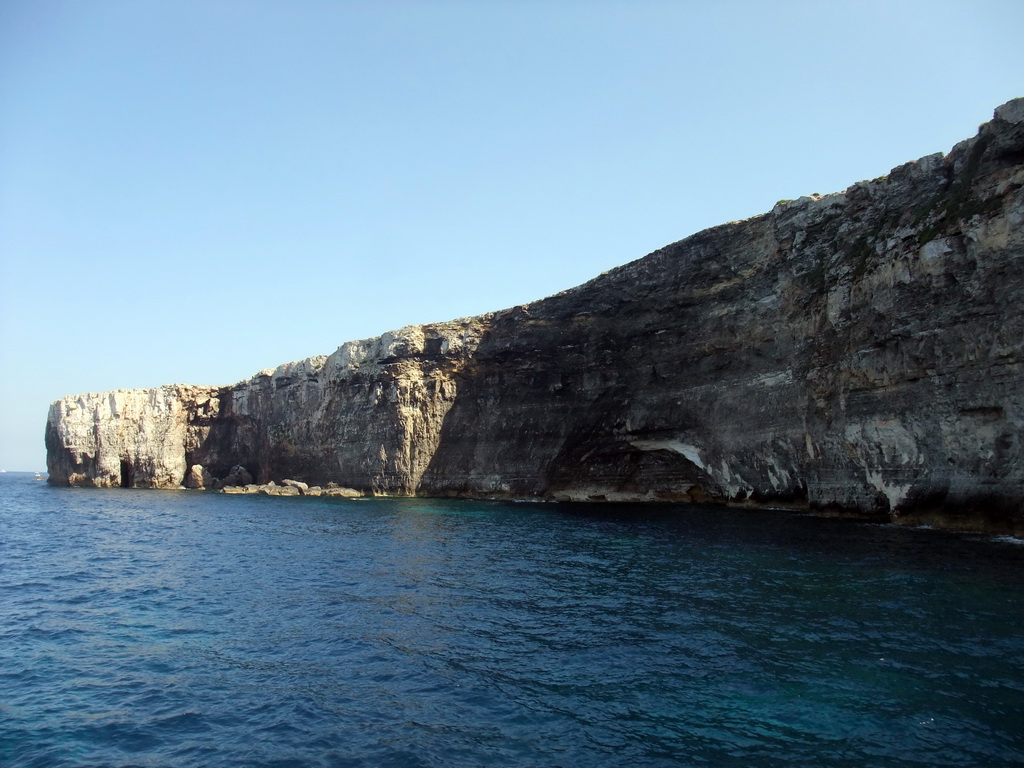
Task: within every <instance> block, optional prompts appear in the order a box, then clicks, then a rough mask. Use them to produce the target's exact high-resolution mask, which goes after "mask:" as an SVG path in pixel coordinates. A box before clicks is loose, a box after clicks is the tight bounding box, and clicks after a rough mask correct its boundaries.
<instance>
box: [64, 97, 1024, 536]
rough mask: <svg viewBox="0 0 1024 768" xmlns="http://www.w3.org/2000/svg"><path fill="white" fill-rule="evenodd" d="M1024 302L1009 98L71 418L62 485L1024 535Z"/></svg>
mask: <svg viewBox="0 0 1024 768" xmlns="http://www.w3.org/2000/svg"><path fill="white" fill-rule="evenodd" d="M1022 307H1024V99H1015V100H1013V101H1010V102H1008V103H1007V104H1004V105H1003V106H1001V107H999V108H998V109H997V110H996V111H995V115H994V118H993V119H992V120H991V121H990V122H988V123H986V124H984V125H982V126H981V127H980V129H979V131H978V134H977V135H976V136H975V137H974V138H971V139H967V140H965V141H963V142H960V143H959V144H957V145H956V146H955V147H953V149H952V150H951V151H950V152H949V153H948V154H946V155H942V154H935V155H930V156H927V157H924V158H921V159H920V160H917V161H916V162H912V163H907V164H906V165H903V166H900V167H898V168H895V169H893V170H892V171H891V172H890V173H889V175H887V176H885V177H882V178H879V179H875V180H873V181H866V182H860V183H857V184H854V185H853V186H851V187H849V188H848V189H847V190H846V191H844V192H841V193H838V194H830V195H825V196H819V195H814V196H812V197H804V198H800V199H799V200H793V201H780V202H779V203H778V204H777V205H776V206H775V207H774V208H773V209H772V211H771V212H769V213H766V214H764V215H761V216H757V217H755V218H752V219H748V220H746V221H740V222H732V223H728V224H724V225H722V226H719V227H715V228H712V229H709V230H705V231H703V232H700V233H698V234H695V235H693V236H691V237H688V238H686V239H685V240H681V241H679V242H677V243H674V244H672V245H669V246H666V247H664V248H662V249H660V250H658V251H655V252H654V253H652V254H650V255H648V256H646V257H644V258H642V259H639V260H637V261H634V262H631V263H629V264H626V265H625V266H622V267H619V268H617V269H614V270H611V271H609V272H606V273H604V274H602V275H600V276H599V277H596V278H595V279H593V280H591V281H590V282H588V283H585V284H583V285H581V286H579V287H576V288H573V289H571V290H567V291H564V292H562V293H559V294H556V295H554V296H551V297H548V298H546V299H542V300H539V301H536V302H533V303H531V304H526V305H523V306H518V307H514V308H512V309H506V310H502V311H498V312H493V313H490V314H486V315H481V316H479V317H473V318H466V319H461V320H453V321H450V322H443V323H432V324H428V325H422V326H411V327H407V328H403V329H401V330H399V331H394V332H390V333H386V334H384V335H383V336H380V337H378V338H375V339H368V340H364V341H353V342H348V343H346V344H343V345H342V346H341V347H340V348H339V349H338V350H337V351H335V352H334V353H333V354H331V355H329V356H320V357H313V358H309V359H307V360H303V361H301V362H296V363H288V364H285V365H282V366H280V367H278V368H276V369H274V370H266V371H261V372H260V373H258V374H256V375H255V376H254V377H252V378H251V379H249V380H248V381H243V382H240V383H238V384H235V385H233V386H224V387H196V386H188V385H170V386H164V387H160V388H157V389H150V390H118V391H114V392H106V393H99V394H85V395H76V396H70V397H65V398H63V399H61V400H58V401H57V402H55V403H53V404H52V405H51V406H50V411H49V416H48V420H47V424H46V448H47V467H48V471H49V482H50V483H53V484H58V485H69V484H70V485H85V486H102V487H105V486H125V487H150V488H179V487H214V486H221V487H223V486H228V485H230V486H233V487H241V486H242V485H243V484H242V483H240V482H239V481H240V480H241V479H245V478H244V477H243V476H242V473H244V474H245V476H247V479H248V481H249V484H256V485H264V486H268V487H270V488H273V487H288V488H292V489H295V491H289V493H292V492H302V489H301V488H300V486H306V487H307V488H308V487H311V486H323V487H324V488H325V489H326V488H327V487H330V488H343V489H354V490H353V491H352V492H353V493H355V492H358V493H363V494H375V495H382V494H383V495H422V496H444V497H473V498H479V497H486V498H526V499H553V500H567V501H570V500H589V501H632V500H642V501H676V502H720V503H723V504H732V505H744V506H764V507H779V506H781V507H790V508H797V509H806V510H809V511H813V512H816V513H820V514H828V515H847V516H857V517H863V518H870V519H879V520H890V521H894V522H906V523H913V524H932V525H939V526H945V527H952V528H961V529H978V530H994V531H1002V532H1009V533H1014V534H1016V535H1022V534H1024V429H1022V427H1024V367H1022V355H1021V352H1022V347H1024V313H1022V311H1021V308H1022ZM286 479H287V480H290V481H293V483H294V484H289V485H287V486H281V485H279V484H281V483H283V481H284V480H286ZM271 481H273V482H274V484H275V485H274V486H269V483H270V482H271ZM296 484H297V485H296ZM346 493H347V491H346ZM335 495H337V494H335Z"/></svg>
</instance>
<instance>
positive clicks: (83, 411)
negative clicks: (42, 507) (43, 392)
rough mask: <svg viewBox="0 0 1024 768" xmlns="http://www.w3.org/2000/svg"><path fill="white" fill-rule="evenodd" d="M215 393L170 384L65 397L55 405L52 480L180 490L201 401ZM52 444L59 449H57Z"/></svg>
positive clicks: (50, 453) (51, 424) (50, 422)
mask: <svg viewBox="0 0 1024 768" xmlns="http://www.w3.org/2000/svg"><path fill="white" fill-rule="evenodd" d="M211 392H212V390H210V389H209V388H203V387H190V386H186V385H170V386H164V387H158V388H156V389H119V390H116V391H114V392H103V393H91V394H86V395H73V396H70V397H65V398H63V399H61V400H58V401H57V402H55V403H53V404H52V405H51V406H50V413H49V418H48V421H47V424H48V428H47V435H46V439H47V447H48V449H49V450H48V452H47V467H48V471H49V473H50V477H51V478H52V479H51V482H55V483H68V484H70V485H91V486H96V487H110V486H121V487H125V488H178V487H180V486H181V485H182V483H183V482H184V479H185V471H186V469H187V466H186V462H185V446H186V442H187V440H188V432H189V423H190V420H191V419H192V418H193V416H194V413H195V410H196V406H197V403H198V402H199V401H200V400H202V399H203V398H204V396H205V398H206V399H207V400H208V399H209V397H210V395H211ZM51 446H60V447H61V450H59V451H54V450H52V448H51Z"/></svg>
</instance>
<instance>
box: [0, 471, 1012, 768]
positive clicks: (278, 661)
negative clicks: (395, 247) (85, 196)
mask: <svg viewBox="0 0 1024 768" xmlns="http://www.w3.org/2000/svg"><path fill="white" fill-rule="evenodd" d="M0 765H3V766H5V767H14V766H17V767H19V768H21V767H25V768H27V767H29V766H39V768H61V767H63V766H69V767H70V766H74V767H76V768H78V767H80V766H174V767H176V768H177V767H183V766H184V767H187V766H197V767H198V766H203V767H204V768H206V767H207V766H267V767H268V768H269V767H271V766H273V767H275V768H284V767H285V766H339V767H341V766H344V767H345V768H350V767H351V768H355V767H356V766H359V767H364V766H365V767H368V768H369V767H373V768H390V767H394V768H417V767H421V766H423V767H425V766H445V767H446V768H449V767H455V768H457V767H459V766H513V767H514V766H523V767H524V768H525V767H531V768H555V767H556V766H561V767H563V768H569V767H570V766H571V767H573V768H575V767H577V766H585V767H587V768H593V767H600V766H616V767H618V766H630V767H631V768H639V767H643V766H651V767H653V766H666V767H667V766H714V767H718V766H723V767H724V766H737V767H740V766H742V767H743V768H749V767H750V766H830V767H831V768H836V767H840V766H851V767H852V766H856V767H857V768H864V767H865V766H878V767H879V768H882V767H884V766H892V767H893V768H895V767H896V766H899V767H900V768H906V766H929V767H932V766H984V767H985V768H994V767H996V766H1021V765H1024V545H1022V542H1021V541H1020V540H1017V539H1012V538H1000V537H991V536H983V535H976V534H957V533H949V532H944V531H936V530H928V529H908V528H903V527H896V526H888V525H870V524H864V523H856V522H850V521H841V520H830V519H820V518H815V517H810V516H801V515H798V514H794V513H787V512H771V511H760V512H755V511H741V510H734V509H725V508H720V507H708V506H675V505H637V504H617V505H612V504H602V505H583V504H542V503H510V502H497V501H493V502H492V501H439V500H424V499H382V498H377V499H366V500H348V499H334V498H330V499H328V498H313V497H305V498H293V497H267V496H232V495H221V494H216V493H205V492H199V491H146V490H127V489H114V490H98V489H77V488H57V487H51V486H48V485H47V484H46V483H45V482H40V481H38V480H36V479H35V477H34V475H33V474H31V473H28V474H21V473H6V474H3V475H0Z"/></svg>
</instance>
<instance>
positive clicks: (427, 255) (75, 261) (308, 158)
mask: <svg viewBox="0 0 1024 768" xmlns="http://www.w3.org/2000/svg"><path fill="white" fill-rule="evenodd" d="M1022 29H1024V3H1020V2H1017V1H1016V0H1012V1H1007V2H1003V1H1002V0H969V1H968V0H963V1H962V2H949V1H948V0H918V1H913V0H907V1H905V2H901V1H900V0H885V1H884V2H872V1H870V0H865V1H864V2H849V3H823V2H818V1H816V2H797V1H795V0H791V1H789V0H776V1H775V2H771V3H766V2H763V0H750V1H749V2H744V1H741V0H720V1H719V2H696V1H694V2H687V1H686V0H676V1H674V2H657V1H656V0H650V1H649V2H645V1H644V0H630V1H628V2H627V1H626V0H622V1H620V2H613V1H611V0H536V1H530V0H504V1H502V2H499V1H498V0H494V1H493V2H488V0H436V1H431V0H416V1H415V2H411V1H409V2H399V1H398V0H394V1H391V0H380V1H379V2H369V0H365V1H358V2H357V1H355V0H353V1H351V2H344V1H343V0H334V1H331V2H321V1H318V0H303V1H301V2H285V1H284V0H279V1H278V2H266V1H261V0H248V1H247V2H240V1H239V2H236V1H234V0H174V2H152V1H148V0H90V1H89V2H81V1H80V0H68V1H61V0H3V2H0V468H3V469H6V470H43V469H44V468H45V449H44V446H43V433H44V428H45V423H46V414H47V408H48V405H49V403H50V402H51V401H53V400H56V399H58V398H60V397H63V396H65V395H69V394H78V393H81V392H97V391H106V390H111V389H121V388H139V387H141V388H149V387H155V386H160V385H162V384H171V383H177V382H187V383H191V384H232V383H234V382H236V381H240V380H242V379H246V378H248V377H249V376H251V375H253V374H254V373H256V372H257V371H259V370H261V369H264V368H271V367H275V366H277V365H279V364H282V363H286V362H289V361H292V360H299V359H302V358H305V357H309V356H311V355H317V354H329V353H331V352H332V351H334V350H335V349H336V348H337V347H338V346H339V345H340V344H342V343H343V342H345V341H349V340H353V339H362V338H368V337H372V336H377V335H380V334H381V333H383V332H385V331H388V330H391V329H396V328H400V327H402V326H405V325H410V324H420V323H428V322H436V321H442V320H450V319H453V318H457V317H466V316H470V315H476V314H480V313H482V312H487V311H492V310H498V309H503V308H505V307H510V306H515V305H517V304H522V303H525V302H528V301H531V300H535V299H539V298H543V297H544V296H547V295H550V294H552V293H556V292H558V291H560V290H564V289H566V288H570V287H572V286H574V285H578V284H580V283H582V282H585V281H587V280H589V279H590V278H592V277H594V276H596V275H598V274H599V273H601V272H603V271H604V270H607V269H610V268H612V267H615V266H618V265H621V264H625V263H627V262H629V261H632V260H634V259H636V258H639V257H642V256H643V255H645V254H646V253H649V252H650V251H653V250H655V249H657V248H660V247H662V246H664V245H667V244H668V243H671V242H674V241H676V240H680V239H682V238H684V237H686V236H688V235H690V234H693V233H695V232H698V231H700V230H702V229H705V228H707V227H711V226H715V225H717V224H721V223H724V222H727V221H732V220H737V219H743V218H748V217H750V216H755V215H757V214H760V213H763V212H765V211H768V210H770V209H771V208H772V206H773V205H774V204H775V202H776V201H778V200H780V199H788V198H796V197H799V196H801V195H808V194H812V193H815V192H818V193H821V194H826V193H829V192H837V191H841V190H843V189H845V188H846V187H848V186H850V185H851V184H853V183H855V182H857V181H860V180H863V179H870V178H876V177H878V176H881V175H884V174H885V173H887V172H888V171H889V170H890V169H891V168H893V167H895V166H897V165H900V164H902V163H904V162H907V161H910V160H914V159H917V158H918V157H922V156H924V155H927V154H931V153H934V152H946V151H948V150H949V149H950V148H951V147H952V146H953V145H954V144H955V143H956V142H958V141H960V140H961V139H965V138H968V137H970V136H973V135H974V134H975V133H976V131H977V128H978V125H979V124H980V123H982V122H985V121H987V120H989V119H991V116H992V111H993V110H994V109H995V107H997V106H998V105H1000V104H1002V103H1004V102H1006V101H1008V100H1009V99H1011V98H1014V97H1017V96H1024V46H1022V45H1021V44H1020V31H1021V30H1022Z"/></svg>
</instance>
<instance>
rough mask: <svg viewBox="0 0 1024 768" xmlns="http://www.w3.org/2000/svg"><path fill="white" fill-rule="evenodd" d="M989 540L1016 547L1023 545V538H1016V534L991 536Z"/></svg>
mask: <svg viewBox="0 0 1024 768" xmlns="http://www.w3.org/2000/svg"><path fill="white" fill-rule="evenodd" d="M990 541H997V542H999V543H1000V544H1013V545H1014V546H1017V547H1022V546H1024V539H1018V538H1017V537H1016V536H1010V535H1009V534H1003V535H1002V536H993V537H992V538H991V539H990Z"/></svg>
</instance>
